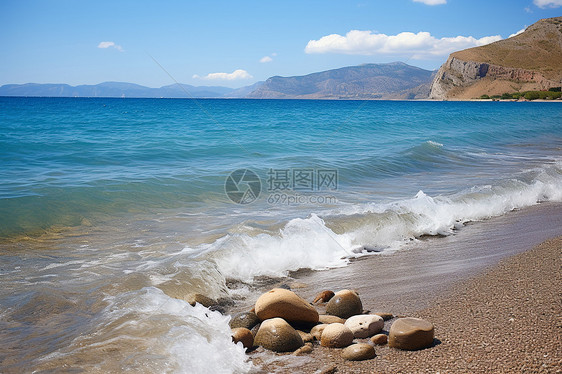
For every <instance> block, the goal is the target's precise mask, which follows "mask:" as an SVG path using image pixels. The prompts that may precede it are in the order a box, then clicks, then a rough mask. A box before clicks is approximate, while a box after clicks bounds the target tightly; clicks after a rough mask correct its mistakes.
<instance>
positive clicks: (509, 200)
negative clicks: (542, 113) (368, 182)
mask: <svg viewBox="0 0 562 374" xmlns="http://www.w3.org/2000/svg"><path fill="white" fill-rule="evenodd" d="M546 201H562V162H560V161H557V162H555V163H553V164H549V165H546V166H544V167H541V168H535V169H531V170H527V171H525V172H522V173H520V174H519V175H517V176H516V177H515V178H510V179H505V180H500V181H498V182H497V184H494V185H481V186H474V187H472V188H469V189H466V190H463V191H460V192H458V193H455V194H451V195H437V196H429V195H427V194H426V193H424V192H423V191H419V192H418V193H417V194H416V195H415V196H414V197H412V198H410V199H404V200H400V201H394V202H389V203H375V202H373V203H367V204H356V205H350V206H346V207H344V208H340V209H338V210H332V211H328V212H324V213H323V214H322V217H321V216H320V215H319V214H311V215H310V216H309V217H307V218H295V219H292V220H290V221H289V222H287V223H286V224H285V226H284V227H282V228H281V229H279V231H278V233H277V234H271V233H261V234H257V235H256V234H248V233H232V234H228V235H226V236H224V237H222V238H221V239H219V240H217V241H215V242H214V243H211V244H205V245H203V246H201V247H199V248H197V249H191V250H196V251H197V252H199V256H203V257H205V258H207V259H210V260H212V262H213V263H215V264H216V267H217V270H218V272H219V273H220V274H222V275H223V276H224V277H225V278H229V279H236V280H241V281H244V282H251V281H252V280H253V279H254V278H255V277H257V276H270V277H282V276H286V275H287V274H288V273H289V272H290V271H295V270H298V269H301V268H310V269H316V270H318V269H326V268H331V267H338V266H345V265H346V264H347V263H348V261H349V259H350V258H352V257H357V256H363V255H368V254H372V253H373V252H379V251H380V250H385V251H392V250H397V249H400V248H401V247H402V246H403V245H404V244H405V243H408V242H410V241H411V240H414V239H416V238H419V237H420V236H424V235H451V234H453V233H454V231H455V230H456V229H458V228H460V227H462V226H463V225H464V224H465V223H467V222H470V221H478V220H484V219H488V218H491V217H494V216H500V215H503V214H505V213H507V212H509V211H511V210H514V209H519V208H524V207H527V206H531V205H535V204H537V203H540V202H546ZM373 249H375V250H373Z"/></svg>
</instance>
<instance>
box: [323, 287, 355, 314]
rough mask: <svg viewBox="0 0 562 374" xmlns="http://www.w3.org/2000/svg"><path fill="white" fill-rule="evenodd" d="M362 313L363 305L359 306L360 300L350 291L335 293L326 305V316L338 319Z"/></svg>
mask: <svg viewBox="0 0 562 374" xmlns="http://www.w3.org/2000/svg"><path fill="white" fill-rule="evenodd" d="M362 312H363V304H361V299H360V298H359V295H357V293H356V292H354V291H351V290H342V291H338V292H336V294H335V295H334V297H332V298H331V299H330V301H329V302H328V304H327V305H326V313H327V314H331V315H333V316H338V317H340V318H349V317H351V316H354V315H357V314H361V313H362Z"/></svg>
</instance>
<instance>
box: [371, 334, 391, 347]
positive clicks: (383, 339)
mask: <svg viewBox="0 0 562 374" xmlns="http://www.w3.org/2000/svg"><path fill="white" fill-rule="evenodd" d="M371 342H372V343H373V344H375V345H385V344H386V343H387V342H388V336H386V335H385V334H377V335H375V336H373V337H372V338H371Z"/></svg>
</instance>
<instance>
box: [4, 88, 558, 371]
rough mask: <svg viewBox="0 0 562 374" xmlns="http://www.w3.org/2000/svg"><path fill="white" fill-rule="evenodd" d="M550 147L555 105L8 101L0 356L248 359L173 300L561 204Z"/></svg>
mask: <svg viewBox="0 0 562 374" xmlns="http://www.w3.org/2000/svg"><path fill="white" fill-rule="evenodd" d="M561 150H562V107H560V105H557V104H556V103H483V102H478V103H454V102H451V103H449V102H445V103H442V102H439V103H437V102H371V101H368V102H362V101H283V100H280V101H276V100H273V101H269V100H199V101H197V102H194V101H190V100H157V99H138V100H137V99H126V100H123V99H47V98H45V99H41V98H33V99H31V98H0V163H1V165H2V167H3V173H2V174H1V175H0V276H1V279H2V286H3V287H2V290H0V327H1V328H0V335H1V339H0V342H1V343H0V347H1V349H0V362H1V365H0V367H2V369H3V371H22V370H24V371H30V370H33V369H42V370H55V368H59V367H67V368H69V369H70V368H73V369H83V370H86V371H93V372H95V371H121V370H134V371H140V372H155V371H158V372H162V371H172V372H197V371H200V369H201V367H202V366H201V365H211V366H209V367H206V368H209V369H212V370H214V371H216V372H231V371H247V370H248V369H249V366H250V365H249V364H248V363H247V362H246V357H245V355H244V353H243V351H242V350H241V349H240V347H236V346H233V345H232V344H230V337H229V332H228V327H227V322H226V318H225V317H222V316H220V315H219V314H217V312H209V311H208V310H206V309H204V308H201V307H197V308H192V307H190V306H189V305H187V304H186V303H185V302H183V301H180V300H177V299H175V298H174V297H177V298H181V297H183V296H185V295H187V294H189V293H192V292H202V293H204V294H206V295H209V296H211V297H213V298H217V299H218V298H222V299H223V301H224V300H230V302H232V301H234V302H239V303H244V302H245V301H244V298H245V297H247V296H249V295H252V293H253V290H254V287H256V286H258V285H259V284H261V283H260V282H263V281H264V279H265V280H267V279H268V278H275V277H284V276H286V275H287V274H288V273H289V272H290V271H296V270H298V269H302V268H311V269H325V268H330V267H344V266H346V265H347V264H348V263H349V261H350V259H351V258H356V257H359V256H366V255H369V254H373V253H374V252H375V251H376V252H380V251H382V253H384V254H388V253H392V252H393V251H396V250H400V249H404V248H405V246H406V247H407V246H408V243H411V242H412V239H415V238H419V237H420V236H423V235H444V236H450V235H451V234H454V233H455V232H456V230H457V229H461V230H462V227H463V226H464V225H465V224H466V223H467V222H471V221H479V220H483V219H487V218H489V217H493V216H501V215H504V214H505V213H507V212H509V211H511V210H513V209H516V208H525V207H528V206H532V205H535V204H537V203H538V202H541V201H554V202H557V201H562V161H561V158H560V155H561V154H562V152H561ZM238 169H249V170H251V171H253V172H254V173H255V174H256V176H257V177H258V178H259V179H255V178H254V179H248V180H245V181H242V182H243V183H240V185H239V186H238V185H236V186H235V188H239V191H240V192H249V191H250V192H253V193H254V194H253V195H251V194H250V195H244V196H245V198H247V199H250V200H252V199H253V197H254V196H255V195H258V194H259V196H258V197H257V199H256V200H255V201H253V202H251V203H250V204H237V203H235V202H233V201H232V200H230V199H229V196H228V195H227V194H226V193H225V189H226V191H228V192H232V190H231V189H229V188H230V187H232V186H229V185H228V184H227V183H226V181H227V177H228V176H229V174H230V173H232V172H233V171H235V170H238ZM243 175H246V174H243ZM248 176H251V175H250V174H248ZM241 177H242V174H237V173H234V174H233V178H234V179H233V180H235V182H236V181H237V180H238V179H237V178H241ZM257 180H259V183H260V184H261V188H260V189H258V190H255V189H254V190H253V187H255V182H256V181H257ZM231 197H233V199H234V200H236V199H237V198H241V197H242V194H239V195H236V194H234V195H233V194H231ZM263 277H266V278H263ZM230 302H225V305H226V306H228V305H229V303H230ZM197 347H202V348H197ZM217 357H223V359H222V360H217V359H216V358H217ZM224 357H228V359H224ZM199 359H200V361H199ZM225 362H227V363H228V364H227V365H225ZM213 365H216V366H213Z"/></svg>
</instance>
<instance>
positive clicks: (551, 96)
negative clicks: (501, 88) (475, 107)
mask: <svg viewBox="0 0 562 374" xmlns="http://www.w3.org/2000/svg"><path fill="white" fill-rule="evenodd" d="M521 97H524V98H525V99H527V100H539V99H540V100H555V99H559V98H561V97H562V92H560V87H553V88H551V89H550V90H548V91H524V92H512V93H509V92H505V93H503V94H502V95H492V96H489V95H482V96H480V97H479V99H483V100H488V99H492V100H519V99H520V98H521Z"/></svg>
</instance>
